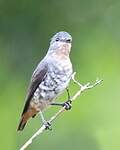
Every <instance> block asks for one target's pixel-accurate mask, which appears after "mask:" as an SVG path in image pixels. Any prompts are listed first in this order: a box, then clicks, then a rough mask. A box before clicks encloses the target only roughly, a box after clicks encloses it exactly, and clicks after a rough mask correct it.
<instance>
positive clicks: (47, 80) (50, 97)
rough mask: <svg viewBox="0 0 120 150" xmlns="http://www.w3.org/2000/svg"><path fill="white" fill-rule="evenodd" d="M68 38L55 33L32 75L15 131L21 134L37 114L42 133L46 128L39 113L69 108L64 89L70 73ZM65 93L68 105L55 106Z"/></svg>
mask: <svg viewBox="0 0 120 150" xmlns="http://www.w3.org/2000/svg"><path fill="white" fill-rule="evenodd" d="M71 44H72V37H71V35H70V34H69V33H67V32H65V31H61V32H58V33H56V34H55V35H54V36H53V37H52V39H51V41H50V46H49V49H48V52H47V54H46V56H45V57H44V58H43V59H42V61H41V62H40V63H39V64H38V66H37V68H36V69H35V71H34V72H33V75H32V78H31V82H30V85H29V88H28V94H27V96H26V102H25V106H24V109H23V112H22V115H21V120H20V123H19V126H18V129H17V130H23V129H24V127H25V125H26V123H27V121H28V119H30V118H31V117H35V116H36V114H40V115H41V118H42V121H43V123H44V124H45V125H46V129H47V128H49V127H50V124H49V123H48V122H47V121H45V119H44V117H43V114H42V111H43V110H44V109H45V108H47V107H48V106H50V105H60V106H64V107H65V109H66V110H67V109H70V108H71V104H70V103H71V101H70V95H69V91H68V85H69V82H70V80H71V76H72V73H73V69H72V64H71V61H70V57H69V54H70V51H71ZM65 89H66V90H67V92H68V101H66V102H65V103H55V101H54V100H55V99H56V98H57V97H58V96H59V95H60V94H61V93H62V92H63V91H64V90H65Z"/></svg>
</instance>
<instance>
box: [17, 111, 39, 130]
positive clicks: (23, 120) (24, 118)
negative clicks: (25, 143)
mask: <svg viewBox="0 0 120 150" xmlns="http://www.w3.org/2000/svg"><path fill="white" fill-rule="evenodd" d="M35 115H36V112H35V111H34V110H33V109H28V110H27V112H25V113H24V114H23V115H22V117H21V120H20V123H19V125H18V128H17V131H22V130H23V129H24V127H25V125H26V123H27V121H28V119H29V118H31V117H32V116H35Z"/></svg>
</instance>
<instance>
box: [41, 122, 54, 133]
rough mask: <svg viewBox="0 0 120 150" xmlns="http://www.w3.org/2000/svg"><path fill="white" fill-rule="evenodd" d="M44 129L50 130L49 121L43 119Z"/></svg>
mask: <svg viewBox="0 0 120 150" xmlns="http://www.w3.org/2000/svg"><path fill="white" fill-rule="evenodd" d="M43 124H44V126H45V130H50V131H51V130H52V127H51V123H50V122H49V121H44V123H43Z"/></svg>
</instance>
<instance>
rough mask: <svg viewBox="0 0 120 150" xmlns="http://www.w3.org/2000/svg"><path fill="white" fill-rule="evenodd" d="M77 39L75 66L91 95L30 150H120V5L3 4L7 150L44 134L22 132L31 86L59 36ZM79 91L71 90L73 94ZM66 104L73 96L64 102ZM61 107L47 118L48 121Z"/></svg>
mask: <svg viewBox="0 0 120 150" xmlns="http://www.w3.org/2000/svg"><path fill="white" fill-rule="evenodd" d="M61 30H65V31H67V32H69V33H70V34H71V35H72V37H73V46H72V51H71V60H72V63H73V67H74V70H75V71H76V72H77V79H78V80H79V81H81V83H87V82H89V81H95V80H96V78H97V77H99V78H102V79H103V80H104V82H103V83H102V84H101V85H100V86H97V87H96V88H94V89H92V90H90V91H86V92H84V93H83V94H82V95H81V97H79V98H78V100H77V101H76V102H75V103H74V104H73V108H72V110H71V111H69V112H66V113H64V114H63V115H62V116H60V117H59V118H58V119H57V120H56V121H55V122H54V123H53V126H52V128H53V130H52V131H51V132H49V131H48V132H44V133H43V134H42V135H41V136H39V137H38V138H37V139H36V140H35V141H34V142H33V144H32V145H30V146H29V147H28V148H27V149H28V150H40V149H44V150H48V149H49V150H61V149H63V150H73V149H75V150H78V149H80V150H120V1H119V0H60V1H57V0H46V1H45V0H34V1H33V0H18V1H16V0H11V1H9V0H0V116H1V117H0V149H1V150H18V149H19V148H20V147H21V145H23V143H25V141H26V140H27V139H28V138H29V137H30V136H31V135H32V134H33V133H34V132H35V131H36V130H37V129H38V128H39V127H40V125H41V124H40V119H39V116H37V117H36V118H35V119H31V120H30V121H29V123H28V124H27V126H26V128H25V130H24V131H23V132H19V133H18V132H16V128H17V125H18V123H19V119H20V114H21V111H22V109H23V105H24V99H25V95H26V91H27V86H28V83H29V80H30V77H31V74H32V71H33V70H34V68H35V67H36V65H37V63H38V62H39V61H40V60H41V59H42V58H43V56H44V55H45V54H46V52H47V49H48V46H49V41H50V38H51V36H53V34H54V33H56V32H58V31H61ZM77 90H78V87H77V86H76V85H73V84H72V83H71V86H70V92H71V94H73V93H75V92H76V91H77ZM59 99H60V100H61V99H66V93H65V94H64V95H63V96H61V97H60V98H59ZM57 110H58V108H50V109H49V110H48V111H47V112H45V116H46V118H49V117H50V116H52V114H53V113H54V112H55V111H57Z"/></svg>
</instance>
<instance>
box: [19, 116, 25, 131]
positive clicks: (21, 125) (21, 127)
mask: <svg viewBox="0 0 120 150" xmlns="http://www.w3.org/2000/svg"><path fill="white" fill-rule="evenodd" d="M26 123H27V121H25V120H24V119H23V117H22V118H21V120H20V123H19V125H18V128H17V131H22V130H23V129H24V127H25V125H26Z"/></svg>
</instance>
